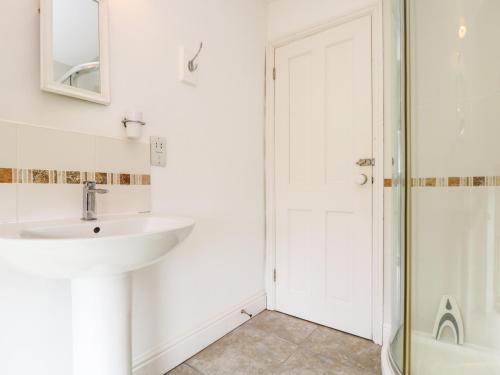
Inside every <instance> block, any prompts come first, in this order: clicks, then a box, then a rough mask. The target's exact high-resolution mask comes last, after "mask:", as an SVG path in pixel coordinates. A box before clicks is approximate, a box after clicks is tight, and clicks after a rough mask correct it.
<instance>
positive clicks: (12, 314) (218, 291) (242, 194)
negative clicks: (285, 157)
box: [0, 0, 266, 375]
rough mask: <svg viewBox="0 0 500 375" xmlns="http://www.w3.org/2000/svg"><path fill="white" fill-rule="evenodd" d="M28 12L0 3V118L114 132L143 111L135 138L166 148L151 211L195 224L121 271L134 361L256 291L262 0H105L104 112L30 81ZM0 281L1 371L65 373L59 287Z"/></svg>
mask: <svg viewBox="0 0 500 375" xmlns="http://www.w3.org/2000/svg"><path fill="white" fill-rule="evenodd" d="M37 9H38V0H26V1H17V0H6V1H2V2H0V35H2V37H1V39H0V40H1V45H2V48H3V50H5V51H9V53H4V54H3V55H2V60H1V63H0V64H1V65H0V66H1V69H0V82H1V88H0V103H1V105H0V119H4V120H11V121H12V120H13V121H20V122H27V123H32V124H35V125H44V126H50V127H54V128H58V129H65V130H72V131H78V132H83V133H89V134H96V135H106V136H111V137H117V138H121V137H123V128H122V126H121V124H120V120H121V118H122V116H123V115H124V113H125V112H126V111H127V110H131V109H132V110H133V109H138V110H142V111H144V114H145V120H146V121H147V126H146V128H145V129H146V134H145V136H148V135H150V134H151V135H152V134H154V135H161V136H165V137H166V138H167V146H168V161H167V167H166V168H165V169H154V170H153V171H152V194H153V199H152V205H153V210H154V211H162V212H163V211H165V212H172V213H178V214H184V215H189V216H192V217H194V218H195V219H196V221H197V227H196V229H195V231H194V232H193V234H192V235H191V237H190V238H189V239H188V240H187V241H186V242H185V243H184V244H183V245H182V246H181V247H179V248H178V249H177V250H175V251H174V252H172V253H171V254H170V255H169V257H168V258H167V259H166V260H165V261H164V262H162V263H160V264H157V265H156V266H154V267H152V268H150V269H148V270H144V271H141V272H137V273H135V274H134V289H133V292H134V298H133V299H134V306H133V310H134V320H133V334H134V339H133V352H134V357H136V358H137V357H138V356H143V355H144V354H145V353H150V354H151V353H155V350H156V348H159V347H162V345H164V344H168V343H172V342H174V341H175V340H176V339H178V338H179V337H182V336H183V335H185V334H187V333H192V332H193V331H195V330H196V329H198V328H199V327H201V326H203V325H204V324H205V323H207V322H208V321H210V320H211V319H214V318H216V317H217V316H220V315H221V314H223V313H226V312H228V311H230V310H231V309H234V308H235V307H237V306H238V305H239V304H241V303H242V302H243V301H246V300H248V299H250V298H252V297H253V296H256V295H258V294H259V293H261V292H262V291H263V288H264V285H263V283H264V277H263V270H264V188H263V186H264V181H263V175H264V171H263V166H264V161H263V155H264V153H263V128H264V125H263V118H264V113H263V110H264V109H263V103H264V50H265V49H264V47H265V28H266V26H265V6H264V3H263V2H262V1H259V0H204V1H199V0H170V1H164V0H150V1H147V2H145V1H141V0H110V25H111V26H110V28H111V30H110V43H111V85H112V104H111V105H110V106H108V107H105V106H99V105H96V104H92V103H86V102H83V101H79V100H74V99H70V98H65V97H61V96H57V95H53V94H48V93H43V92H41V91H40V90H39V72H38V71H39V41H38V39H39V32H38V27H39V21H38V12H37ZM200 41H203V42H204V50H203V52H202V55H201V61H200V79H199V86H198V87H197V88H192V87H189V86H185V85H183V84H181V83H179V82H178V81H177V47H178V45H179V44H186V46H188V47H191V48H195V47H196V46H197V44H198V43H199V42H200ZM145 139H146V137H145ZM61 157H64V155H61ZM0 277H1V282H0V332H1V334H0V353H2V360H0V373H2V374H9V375H18V374H28V373H36V374H39V375H49V374H50V375H68V374H70V373H71V358H70V356H71V348H70V344H71V337H70V323H71V321H70V317H71V311H70V293H69V285H68V283H67V282H65V281H50V280H39V279H36V278H32V277H29V276H24V275H20V274H18V273H17V272H16V271H14V270H10V269H7V268H5V267H3V266H2V268H1V269H0ZM7 307H8V308H7ZM231 328H232V327H230V326H227V327H226V328H225V329H226V331H227V330H229V329H231ZM6 332H7V334H5V333H6ZM5 353H9V354H10V353H14V355H11V356H10V358H9V360H8V361H6V360H5V359H4V358H3V355H4V354H5ZM141 358H143V357H141ZM161 370H162V371H161V372H165V371H166V370H168V368H164V369H161ZM161 372H160V371H158V373H161ZM153 375H155V374H153Z"/></svg>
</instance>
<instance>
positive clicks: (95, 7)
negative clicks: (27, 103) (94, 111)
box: [40, 0, 110, 104]
mask: <svg viewBox="0 0 500 375" xmlns="http://www.w3.org/2000/svg"><path fill="white" fill-rule="evenodd" d="M40 12H41V38H42V40H41V45H42V48H41V53H42V56H41V57H42V59H41V61H42V72H41V73H42V82H41V87H42V90H44V91H49V92H53V93H57V94H61V95H67V96H72V97H75V98H80V99H84V100H89V101H93V102H96V103H101V104H109V103H110V98H109V82H108V79H109V77H108V71H109V66H108V56H107V50H108V45H107V41H108V35H107V27H108V23H107V0H42V2H41V7H40Z"/></svg>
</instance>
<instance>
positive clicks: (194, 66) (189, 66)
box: [188, 42, 203, 73]
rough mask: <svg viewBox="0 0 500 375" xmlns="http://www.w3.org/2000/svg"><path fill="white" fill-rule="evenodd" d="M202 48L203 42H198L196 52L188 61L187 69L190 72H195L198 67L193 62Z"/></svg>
mask: <svg viewBox="0 0 500 375" xmlns="http://www.w3.org/2000/svg"><path fill="white" fill-rule="evenodd" d="M202 48H203V42H202V43H200V48H198V52H196V55H195V56H194V57H193V58H192V59H191V60H189V62H188V69H189V71H190V72H191V73H193V72H195V71H196V70H197V69H198V64H195V61H196V59H197V58H198V56H199V55H200V52H201V50H202Z"/></svg>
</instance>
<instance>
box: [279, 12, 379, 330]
mask: <svg viewBox="0 0 500 375" xmlns="http://www.w3.org/2000/svg"><path fill="white" fill-rule="evenodd" d="M275 64H276V70H277V77H276V84H275V106H276V108H275V116H276V117H275V142H276V143H275V153H276V155H275V160H276V170H275V173H276V175H275V178H276V191H275V194H276V195H275V197H276V264H277V281H276V293H277V295H276V303H277V309H278V310H279V311H283V312H285V313H288V314H291V315H295V316H299V317H301V318H304V319H308V320H311V321H315V322H318V323H320V324H324V325H327V326H330V327H333V328H337V329H340V330H343V331H346V332H350V333H353V334H356V335H359V336H363V337H367V338H371V336H372V327H371V311H372V297H371V287H372V285H371V280H372V278H371V272H372V248H371V246H372V245H371V237H372V235H371V231H372V222H371V217H372V215H371V210H372V185H371V179H372V170H371V167H360V166H358V165H356V162H357V161H358V159H361V158H363V159H364V158H371V157H372V146H371V144H372V87H371V84H372V81H371V79H372V77H371V74H372V70H371V18H370V17H364V18H360V19H358V20H355V21H352V22H350V23H347V24H343V25H341V26H338V27H335V28H333V29H330V30H328V31H325V32H322V33H318V34H315V35H313V36H310V37H308V38H304V39H301V40H299V41H296V42H293V43H290V44H288V45H286V46H284V47H281V48H278V49H277V50H276V55H275ZM361 173H364V174H365V175H366V176H367V179H368V182H367V183H366V184H364V185H358V184H357V183H356V177H357V176H359V174H361Z"/></svg>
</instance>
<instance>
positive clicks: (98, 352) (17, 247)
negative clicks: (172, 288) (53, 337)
mask: <svg viewBox="0 0 500 375" xmlns="http://www.w3.org/2000/svg"><path fill="white" fill-rule="evenodd" d="M193 227H194V221H193V220H192V219H188V218H182V217H175V216H162V215H152V214H144V215H143V214H139V215H132V216H110V217H105V218H102V219H99V220H93V221H82V220H79V219H73V220H64V221H45V222H38V223H37V222H33V223H22V224H6V225H0V261H5V262H7V263H10V264H11V265H12V266H14V267H15V268H17V269H19V270H21V271H23V272H26V273H30V274H34V275H39V276H44V277H48V278H59V279H61V278H63V279H70V280H71V294H72V296H71V304H72V331H73V335H72V337H73V375H89V374H92V375H131V374H132V358H131V352H132V351H131V335H132V333H131V305H132V303H131V297H132V291H131V281H132V278H131V272H130V271H133V270H137V269H139V268H143V267H146V266H148V265H151V264H153V263H155V262H157V261H159V260H160V259H162V257H163V256H164V255H165V254H167V253H168V252H169V251H170V250H172V249H173V248H174V247H175V246H176V245H178V244H179V243H180V242H181V241H182V240H184V239H185V238H186V237H187V236H188V235H189V233H190V232H191V230H192V229H193Z"/></svg>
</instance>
